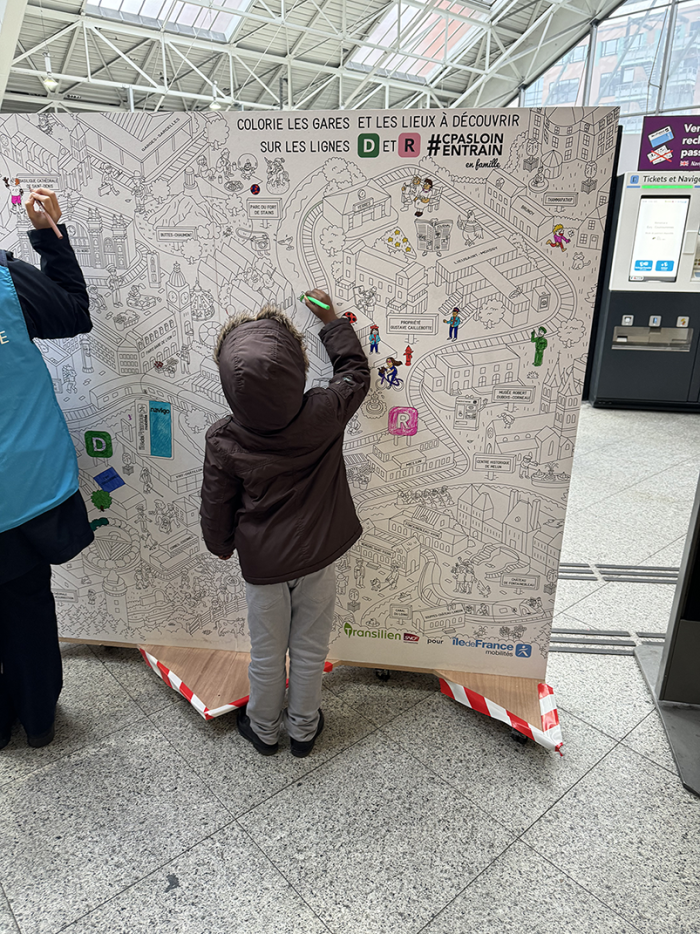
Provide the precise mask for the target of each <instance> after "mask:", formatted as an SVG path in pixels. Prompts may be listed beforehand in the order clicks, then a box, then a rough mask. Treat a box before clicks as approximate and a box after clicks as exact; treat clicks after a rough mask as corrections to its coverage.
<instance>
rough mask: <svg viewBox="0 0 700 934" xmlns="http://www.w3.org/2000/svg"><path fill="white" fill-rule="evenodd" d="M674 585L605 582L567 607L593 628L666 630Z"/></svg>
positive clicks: (571, 613) (636, 630)
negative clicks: (602, 585)
mask: <svg viewBox="0 0 700 934" xmlns="http://www.w3.org/2000/svg"><path fill="white" fill-rule="evenodd" d="M674 592H675V587H674V586H672V585H670V584H638V583H634V584H622V583H618V582H617V581H613V582H612V583H609V584H607V585H606V586H605V587H602V588H601V589H600V590H597V591H595V593H592V594H591V595H590V596H588V597H584V598H583V599H582V600H580V601H579V602H578V603H577V604H576V606H574V607H571V608H570V609H569V615H570V616H574V617H576V619H579V620H580V621H581V622H582V623H584V624H586V625H588V626H591V627H592V628H593V629H626V630H627V631H628V632H633V633H634V632H665V631H666V627H667V626H668V621H669V617H670V614H671V604H672V603H673V595H674Z"/></svg>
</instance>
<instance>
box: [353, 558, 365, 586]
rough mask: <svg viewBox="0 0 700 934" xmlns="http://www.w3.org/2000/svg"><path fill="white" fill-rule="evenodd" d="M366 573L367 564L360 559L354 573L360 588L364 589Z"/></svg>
mask: <svg viewBox="0 0 700 934" xmlns="http://www.w3.org/2000/svg"><path fill="white" fill-rule="evenodd" d="M365 573H366V568H365V562H364V561H363V560H362V558H358V559H357V562H356V563H355V570H354V571H353V574H354V575H355V583H356V584H357V586H358V587H364V585H365Z"/></svg>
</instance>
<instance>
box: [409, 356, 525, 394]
mask: <svg viewBox="0 0 700 934" xmlns="http://www.w3.org/2000/svg"><path fill="white" fill-rule="evenodd" d="M519 375H520V357H519V356H518V355H517V353H515V351H514V350H511V348H510V347H504V346H499V347H485V348H484V349H483V350H473V351H471V352H470V353H467V352H459V353H448V354H438V355H437V356H436V358H435V366H434V367H430V368H429V369H427V370H426V371H425V377H424V383H425V387H426V389H429V390H431V391H432V392H447V393H449V394H450V395H451V396H458V395H459V394H460V393H462V392H464V390H466V389H485V388H486V387H488V386H497V385H498V384H499V383H512V382H517V381H518V378H519Z"/></svg>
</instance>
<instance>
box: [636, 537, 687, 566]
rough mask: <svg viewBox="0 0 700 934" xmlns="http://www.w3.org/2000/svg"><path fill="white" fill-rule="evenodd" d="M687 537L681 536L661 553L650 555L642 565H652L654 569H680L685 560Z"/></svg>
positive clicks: (661, 550)
mask: <svg viewBox="0 0 700 934" xmlns="http://www.w3.org/2000/svg"><path fill="white" fill-rule="evenodd" d="M685 539H686V536H685V535H681V536H680V537H679V538H677V539H676V540H675V542H671V544H670V545H666V546H665V547H664V548H661V549H660V550H659V551H657V552H655V553H654V554H653V555H650V556H649V557H648V558H646V559H645V560H644V561H642V564H646V565H651V566H652V567H657V568H678V567H680V565H681V559H682V558H683V549H684V548H685Z"/></svg>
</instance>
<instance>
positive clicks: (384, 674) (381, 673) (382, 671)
mask: <svg viewBox="0 0 700 934" xmlns="http://www.w3.org/2000/svg"><path fill="white" fill-rule="evenodd" d="M374 673H375V674H376V676H377V677H378V678H379V680H380V681H388V680H389V678H390V677H391V672H390V671H387V670H386V668H375V669H374Z"/></svg>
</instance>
